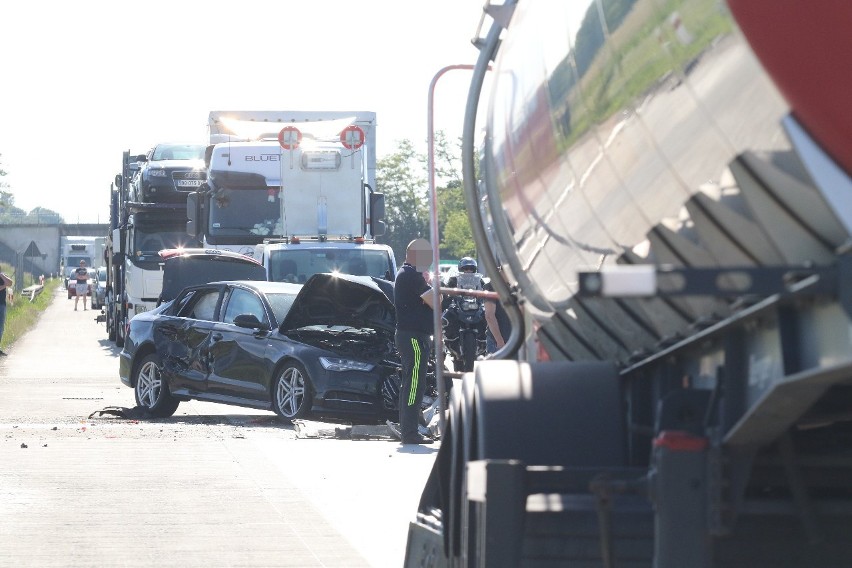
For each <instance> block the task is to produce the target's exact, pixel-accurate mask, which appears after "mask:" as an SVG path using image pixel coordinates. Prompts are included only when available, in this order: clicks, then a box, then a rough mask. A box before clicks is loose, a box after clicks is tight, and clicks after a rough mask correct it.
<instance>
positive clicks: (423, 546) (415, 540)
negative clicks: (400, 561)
mask: <svg viewBox="0 0 852 568" xmlns="http://www.w3.org/2000/svg"><path fill="white" fill-rule="evenodd" d="M404 566H421V567H423V568H449V566H450V563H449V560H448V559H447V557H446V556H444V537H443V536H441V532H440V531H438V530H435V529H433V528H431V527H427V526H426V525H423V524H420V523H416V522H412V523H410V524H409V525H408V543H407V544H406V546H405V563H404Z"/></svg>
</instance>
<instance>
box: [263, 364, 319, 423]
mask: <svg viewBox="0 0 852 568" xmlns="http://www.w3.org/2000/svg"><path fill="white" fill-rule="evenodd" d="M272 396H273V399H272V404H273V407H274V408H275V412H276V413H277V414H278V415H280V416H282V417H283V418H286V419H287V420H295V419H296V418H302V417H303V416H305V415H307V413H308V411H309V410H310V380H309V379H308V374H307V372H305V369H304V367H302V366H301V365H299V364H298V363H296V362H294V361H290V362H288V363H287V364H286V365H284V367H283V369H282V370H281V373H280V374H279V375H278V378H277V379H276V380H275V386H274V388H273V394H272Z"/></svg>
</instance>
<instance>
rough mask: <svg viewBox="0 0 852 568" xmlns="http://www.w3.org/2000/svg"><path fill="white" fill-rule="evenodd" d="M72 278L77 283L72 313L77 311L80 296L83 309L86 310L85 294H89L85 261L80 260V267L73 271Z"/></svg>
mask: <svg viewBox="0 0 852 568" xmlns="http://www.w3.org/2000/svg"><path fill="white" fill-rule="evenodd" d="M74 278H75V279H76V281H77V284H76V286H77V288H76V291H77V293H76V294H75V295H74V311H75V312H76V311H77V301H78V300H79V299H80V296H83V309H84V310H85V309H86V294H88V293H89V271H88V269H86V261H85V260H81V261H80V266H78V267H77V270H75V271H74Z"/></svg>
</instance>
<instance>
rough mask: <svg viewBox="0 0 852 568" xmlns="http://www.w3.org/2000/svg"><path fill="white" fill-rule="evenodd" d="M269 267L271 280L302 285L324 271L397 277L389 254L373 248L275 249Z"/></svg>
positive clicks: (386, 277) (387, 277)
mask: <svg viewBox="0 0 852 568" xmlns="http://www.w3.org/2000/svg"><path fill="white" fill-rule="evenodd" d="M300 246H303V245H300ZM269 267H270V275H271V278H270V280H272V281H273V282H295V283H298V284H302V283H304V282H305V281H306V280H307V279H308V278H310V277H311V276H313V275H314V274H318V273H322V272H343V273H344V274H352V275H354V276H376V277H378V278H385V279H388V280H389V279H390V278H392V277H393V275H392V274H391V265H390V259H389V258H388V255H387V253H386V252H385V251H382V250H370V249H332V248H318V249H311V248H299V249H286V250H280V251H273V252H272V253H271V254H270V256H269Z"/></svg>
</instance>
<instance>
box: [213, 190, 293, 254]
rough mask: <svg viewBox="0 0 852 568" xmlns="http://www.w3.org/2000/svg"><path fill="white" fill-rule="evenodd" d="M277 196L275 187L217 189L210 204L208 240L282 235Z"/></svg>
mask: <svg viewBox="0 0 852 568" xmlns="http://www.w3.org/2000/svg"><path fill="white" fill-rule="evenodd" d="M278 196H279V190H278V188H277V187H276V188H268V189H267V188H266V187H262V188H253V189H224V190H221V191H220V192H218V194H217V196H216V197H215V198H214V199H213V200H212V201H211V204H210V231H209V239H210V242H211V243H223V242H226V240H227V239H228V237H239V239H238V240H237V242H241V243H242V242H248V241H253V242H255V243H259V242H260V241H261V240H262V238H263V237H280V236H281V235H283V234H284V228H283V225H282V223H281V200H280V199H279V198H278ZM246 237H248V240H247V239H246ZM223 238H224V239H223ZM231 240H233V239H231Z"/></svg>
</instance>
